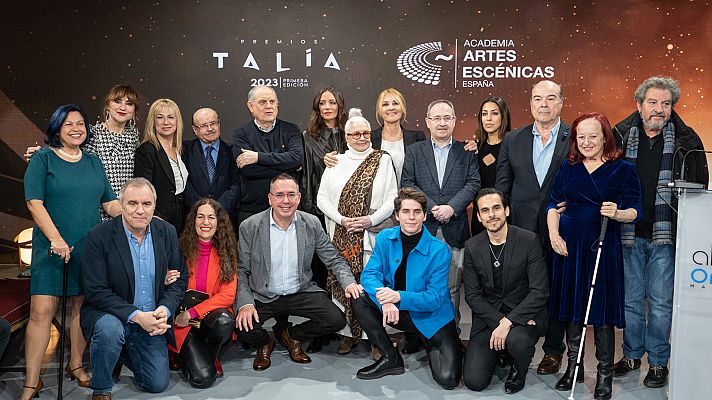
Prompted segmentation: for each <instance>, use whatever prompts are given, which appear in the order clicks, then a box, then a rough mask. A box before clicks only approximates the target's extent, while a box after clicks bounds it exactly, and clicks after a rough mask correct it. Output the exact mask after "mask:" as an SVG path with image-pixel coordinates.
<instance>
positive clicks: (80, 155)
mask: <svg viewBox="0 0 712 400" xmlns="http://www.w3.org/2000/svg"><path fill="white" fill-rule="evenodd" d="M57 153H59V154H61V155H63V156H65V157H67V158H68V159H70V160H74V161H76V160H79V159H80V158H82V151H81V150H79V153H77V154H69V153H67V152H66V151H64V150H63V149H62V148H61V147H57Z"/></svg>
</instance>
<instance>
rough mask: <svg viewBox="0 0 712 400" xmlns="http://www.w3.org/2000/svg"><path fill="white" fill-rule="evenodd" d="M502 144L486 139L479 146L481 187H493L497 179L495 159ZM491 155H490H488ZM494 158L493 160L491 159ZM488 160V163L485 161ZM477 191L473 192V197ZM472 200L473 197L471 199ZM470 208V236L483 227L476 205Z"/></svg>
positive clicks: (497, 157)
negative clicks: (491, 142)
mask: <svg viewBox="0 0 712 400" xmlns="http://www.w3.org/2000/svg"><path fill="white" fill-rule="evenodd" d="M501 146H502V142H499V143H497V144H489V143H487V142H486V141H485V142H484V143H483V144H482V147H480V149H479V151H478V153H477V155H478V157H477V159H478V161H479V163H480V182H482V185H481V186H480V187H481V188H483V189H484V188H493V187H494V183H495V181H496V180H497V159H499V148H500V147H501ZM489 155H491V156H492V157H488V156H489ZM492 158H494V160H492ZM487 161H489V164H488V163H487ZM476 196H477V193H475V197H476ZM473 201H474V199H473ZM473 207H474V208H473V210H472V224H471V228H472V236H475V235H476V234H478V233H480V232H482V231H483V230H484V229H485V227H484V226H483V225H482V223H481V222H480V221H479V220H478V219H477V205H476V204H473Z"/></svg>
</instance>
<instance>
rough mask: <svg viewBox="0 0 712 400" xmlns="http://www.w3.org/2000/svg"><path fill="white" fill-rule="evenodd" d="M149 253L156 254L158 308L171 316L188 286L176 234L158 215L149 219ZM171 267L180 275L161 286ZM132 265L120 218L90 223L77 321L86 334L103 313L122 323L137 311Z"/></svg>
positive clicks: (170, 339)
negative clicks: (166, 311) (165, 310)
mask: <svg viewBox="0 0 712 400" xmlns="http://www.w3.org/2000/svg"><path fill="white" fill-rule="evenodd" d="M151 235H152V238H153V253H154V256H155V258H156V277H155V281H154V288H153V293H154V296H155V298H154V301H155V303H156V308H158V307H159V306H166V308H168V310H170V312H171V314H172V316H175V312H176V309H177V308H178V305H179V304H180V302H181V301H182V300H183V295H185V289H186V288H187V287H188V273H187V272H186V270H185V265H184V263H183V260H182V258H181V255H180V251H179V249H178V237H177V236H176V230H175V228H174V227H173V225H171V224H169V223H168V222H166V221H163V220H161V219H158V218H153V219H152V220H151ZM169 269H177V270H178V271H180V278H179V279H178V280H177V281H175V282H174V283H172V284H171V285H168V286H166V285H164V283H163V278H164V277H165V276H166V272H167V271H168V270H169ZM134 281H135V278H134V266H133V259H132V258H131V249H130V248H129V241H128V239H127V238H126V231H124V226H123V222H122V221H121V216H118V217H116V218H113V219H110V220H108V221H105V222H104V223H101V224H99V225H97V226H96V227H94V228H93V229H92V230H90V231H89V233H88V234H87V238H86V241H85V242H84V251H83V252H82V284H83V288H84V303H83V304H82V311H81V313H80V323H81V326H82V331H84V337H85V338H91V337H92V332H93V331H94V324H95V323H96V321H97V320H98V319H99V318H101V317H102V316H103V315H104V314H112V315H114V316H116V317H117V318H118V319H119V320H121V322H127V320H128V318H129V315H131V313H132V312H134V311H136V310H137V307H136V306H135V305H133V301H134V288H135V282H134ZM166 340H167V341H168V343H171V344H173V343H174V340H175V339H174V337H173V330H172V329H169V330H168V331H167V332H166Z"/></svg>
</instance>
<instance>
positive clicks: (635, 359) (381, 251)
mask: <svg viewBox="0 0 712 400" xmlns="http://www.w3.org/2000/svg"><path fill="white" fill-rule="evenodd" d="M679 96H680V91H679V87H678V85H677V83H676V82H675V81H674V80H672V79H671V78H665V77H652V78H649V79H647V80H646V81H644V82H643V83H642V84H641V85H640V87H639V88H638V89H637V90H636V93H635V99H636V102H637V107H638V110H637V111H636V112H634V113H633V114H631V116H630V117H628V118H626V120H624V121H623V122H621V123H620V124H618V125H617V126H615V128H612V127H611V125H610V123H609V121H608V120H607V119H606V117H605V116H603V115H602V114H600V113H595V112H594V113H586V114H582V115H581V116H579V117H578V118H576V119H575V120H574V121H573V124H572V125H571V126H570V127H569V126H568V125H567V124H565V123H564V122H563V121H562V120H561V118H560V112H561V109H562V106H563V102H564V97H563V95H562V90H561V86H560V85H559V84H557V83H555V82H552V81H541V82H538V83H537V84H535V85H534V86H533V88H532V91H531V98H530V107H531V113H532V116H533V119H534V122H533V123H532V124H531V125H529V126H526V127H524V128H521V129H518V130H515V131H511V132H510V112H509V109H508V107H507V105H506V103H505V102H504V100H502V99H501V98H499V97H494V96H493V97H488V98H486V99H485V100H484V101H483V102H482V104H481V105H480V109H479V113H478V124H477V125H478V128H477V132H476V134H475V137H474V138H473V140H469V141H465V142H459V141H457V140H455V139H454V138H453V133H454V130H455V126H456V124H457V116H456V114H455V105H454V104H453V103H452V102H450V101H449V100H435V101H433V102H431V103H430V104H429V105H428V106H427V110H426V125H427V128H428V131H429V132H428V133H429V135H426V134H425V133H424V132H421V131H410V130H407V129H406V128H405V126H404V124H405V123H406V113H407V109H406V99H405V97H404V96H403V95H402V94H401V93H400V92H399V91H398V90H396V89H393V88H390V89H386V90H384V91H383V92H381V93H380V95H379V96H378V99H377V102H376V120H377V121H378V123H379V125H381V126H380V127H379V128H378V129H373V130H372V128H371V124H370V123H369V121H368V120H367V119H366V118H364V116H363V115H362V112H361V110H360V109H351V110H350V111H349V112H348V113H347V111H346V107H345V102H344V97H343V95H342V93H341V92H339V91H338V90H336V89H334V88H332V87H327V88H324V89H323V90H321V91H320V92H319V93H317V95H316V96H315V98H314V101H313V104H312V114H311V117H310V119H309V121H308V123H307V128H306V130H305V131H304V132H301V131H300V130H299V128H298V127H297V125H295V124H292V123H289V122H286V121H283V120H280V119H278V118H277V115H278V108H279V101H278V98H277V93H276V92H275V90H274V89H273V88H271V87H267V86H255V87H253V88H252V89H251V90H250V91H249V93H248V96H247V107H248V109H249V111H250V112H251V114H252V116H253V118H254V119H253V120H251V121H249V122H247V123H246V124H245V125H243V126H242V127H240V128H238V129H237V130H236V131H235V134H234V138H233V141H232V144H231V145H230V144H228V143H226V142H225V141H223V140H221V129H220V128H221V126H220V119H219V116H218V114H217V112H216V111H214V110H212V109H210V108H201V109H198V110H197V111H195V113H194V114H193V118H192V129H193V132H194V133H195V135H196V139H194V140H192V141H183V137H182V134H183V125H182V122H183V120H182V117H181V113H180V110H179V108H178V106H177V105H176V103H175V102H173V101H172V100H170V99H159V100H156V101H155V102H153V103H152V105H151V107H150V109H149V111H148V116H147V120H146V124H145V129H144V134H143V137H142V138H141V139H140V138H139V136H140V135H139V133H138V130H137V128H136V126H137V120H138V112H139V104H140V103H139V100H138V95H137V93H136V91H135V90H134V89H133V88H131V87H130V86H127V85H117V86H115V87H114V88H112V89H111V91H110V92H109V93H108V94H107V96H106V99H105V107H104V112H105V116H104V117H105V118H104V120H103V121H100V122H97V123H96V124H95V125H93V126H89V125H88V123H87V116H86V114H85V113H84V111H83V110H82V109H81V108H80V107H79V106H77V105H75V104H68V105H65V106H62V107H60V108H58V109H57V110H56V111H55V113H54V114H53V115H52V117H51V118H50V123H49V126H48V129H47V144H48V147H46V148H41V149H37V148H30V149H28V155H31V159H30V163H29V166H28V169H27V172H26V175H25V199H26V202H27V206H28V208H29V210H30V212H31V214H32V216H33V219H34V221H35V224H36V229H35V230H34V234H33V235H34V237H33V263H32V266H31V270H32V281H31V288H30V292H31V317H30V322H29V324H28V327H27V331H26V346H25V353H26V354H25V356H26V363H27V369H26V379H25V385H24V390H23V392H22V394H21V398H30V397H31V396H33V395H36V394H37V393H38V392H39V391H40V390H41V389H42V387H43V382H42V380H41V379H40V377H39V371H40V367H41V363H42V355H43V354H44V349H45V348H46V347H47V344H48V342H49V335H50V325H51V320H52V316H53V315H54V313H55V311H56V309H57V304H58V299H59V297H60V296H62V295H66V296H69V297H70V298H71V299H72V302H71V304H72V313H71V315H72V316H71V318H70V335H71V352H70V359H69V362H68V363H67V365H66V368H65V369H66V372H67V373H68V374H69V376H70V377H71V378H72V379H73V380H77V381H78V383H79V384H80V385H81V386H84V387H91V389H92V390H93V396H92V398H94V399H107V398H109V399H110V398H111V389H112V386H113V379H118V378H119V377H120V374H121V369H122V367H123V365H126V366H127V367H128V368H129V369H131V370H132V371H133V373H134V377H135V383H136V385H137V386H138V387H139V388H140V389H141V390H144V391H148V392H161V391H163V390H165V389H166V388H167V386H168V383H169V379H168V377H169V370H170V369H180V370H181V371H182V374H183V376H184V378H185V379H186V380H187V381H188V382H189V383H190V384H191V385H193V386H195V387H200V388H203V387H209V386H211V385H213V384H214V382H215V381H216V379H218V378H219V377H221V376H222V375H223V370H222V364H221V361H220V360H221V356H222V353H223V351H224V349H225V347H226V345H228V344H229V343H230V341H231V340H232V339H233V337H235V336H236V337H237V339H238V340H239V341H241V342H243V343H245V344H246V345H249V346H250V347H252V348H255V349H256V354H255V358H254V361H253V368H254V369H255V370H257V371H262V370H265V369H267V368H269V367H270V365H271V358H270V355H271V353H272V351H273V349H274V348H275V346H276V343H279V344H280V345H282V346H284V347H285V348H286V349H287V350H288V352H289V356H290V358H291V360H292V361H294V362H296V363H309V362H310V361H311V358H310V356H309V354H308V352H317V351H319V350H320V349H321V348H322V347H323V346H324V345H325V344H326V343H328V340H329V337H330V336H331V335H333V334H334V333H336V332H338V333H339V334H340V337H341V339H340V344H339V346H338V348H337V353H339V354H347V353H349V352H351V351H352V349H353V348H354V347H355V346H356V345H357V344H358V343H359V342H360V341H361V340H363V339H368V341H369V343H370V345H371V348H372V349H371V352H372V357H373V359H374V363H373V364H371V365H368V366H366V367H364V368H362V369H360V370H358V372H357V374H356V376H357V377H358V378H360V379H376V378H381V377H383V376H386V375H391V374H400V373H403V372H404V371H405V365H404V361H403V358H402V356H401V353H404V354H408V353H413V352H417V351H420V350H421V349H423V348H424V349H425V350H426V352H427V355H428V359H429V362H430V368H431V372H432V376H433V379H434V380H435V382H437V383H438V384H439V385H440V386H442V387H443V388H446V389H452V388H455V387H457V386H458V385H459V384H460V382H461V380H464V383H465V385H466V386H467V387H468V388H470V389H472V390H476V391H480V390H483V389H485V388H486V387H487V386H488V385H489V384H490V381H491V378H492V375H493V373H494V369H495V368H496V367H497V365H500V366H509V367H510V371H509V375H508V377H507V379H506V381H505V385H504V389H505V391H506V392H507V393H516V392H518V391H520V390H522V388H523V387H524V386H525V379H526V374H527V370H528V368H529V365H530V363H531V361H532V357H533V355H534V351H535V345H536V343H537V342H538V340H539V338H540V337H542V336H544V337H545V340H544V344H543V350H544V353H545V356H544V358H543V359H542V361H541V363H540V364H539V366H538V368H537V373H539V374H553V373H556V372H558V371H559V369H560V367H561V361H562V358H563V354H564V353H567V358H568V367H567V368H566V371H565V373H564V374H563V376H562V377H561V378H560V380H559V381H558V383H557V385H556V388H557V389H558V390H570V388H571V386H572V385H573V379H574V368H575V366H576V356H577V354H578V352H579V350H580V349H579V340H580V337H581V334H582V329H584V327H585V325H586V324H589V325H593V326H594V332H595V344H596V357H597V359H598V361H599V364H598V371H597V380H596V386H595V392H594V395H595V398H596V399H608V398H610V397H611V387H612V378H613V376H621V375H625V374H626V373H628V372H630V371H632V370H634V369H637V368H640V358H641V357H642V356H643V354H644V353H647V354H648V361H649V364H650V370H649V372H648V375H647V376H646V378H645V381H644V383H645V385H646V386H650V387H660V386H662V385H664V384H665V382H666V379H667V373H668V370H667V361H668V358H669V352H670V345H669V337H668V336H669V330H670V324H671V315H672V314H671V308H672V280H673V267H674V236H675V215H674V214H673V213H672V212H671V211H670V209H669V208H668V207H667V205H668V204H673V205H674V204H675V198H674V196H673V195H672V191H671V189H669V188H667V185H666V184H667V183H668V182H670V181H672V180H674V179H677V178H679V176H680V173H681V171H680V167H679V166H680V165H682V164H683V163H681V159H682V157H684V156H685V155H687V153H688V152H689V151H691V150H695V149H703V146H702V142H701V140H700V138H699V136H697V134H696V133H695V132H694V130H692V128H690V127H688V126H687V125H685V124H684V123H683V122H682V120H681V119H680V117H679V116H678V115H677V114H676V113H675V112H674V110H673V107H674V105H675V104H676V103H677V101H678V100H679ZM139 139H140V141H139ZM685 165H686V170H685V171H684V176H685V177H686V178H687V179H689V180H692V181H696V182H700V183H703V184H705V185H706V184H707V180H708V172H707V164H706V159H705V157H704V154H702V155H701V154H699V153H690V156H689V157H688V162H687V163H686V164H685ZM673 166H677V167H676V169H675V168H673ZM470 204H473V213H472V219H471V220H470V219H468V212H467V209H468V206H469V205H470ZM154 217H155V218H154ZM603 218H606V219H607V220H608V222H607V226H608V228H607V230H606V232H605V239H604V245H603V249H602V255H601V261H600V265H599V267H598V268H599V270H598V282H597V284H596V287H595V292H594V293H595V294H594V296H593V298H592V304H591V313H590V316H589V318H588V320H585V321H584V314H585V309H586V305H587V300H588V292H589V290H590V287H591V276H592V273H593V269H594V263H595V253H594V252H593V250H595V249H592V246H593V245H594V244H595V243H596V242H597V239H598V237H599V231H600V230H601V226H602V221H603V220H602V219H603ZM102 220H104V222H103V223H101V221H102ZM624 264H625V268H623V265H624ZM65 269H66V270H67V271H68V273H69V286H68V289H67V292H66V293H62V289H61V281H62V273H63V272H64V271H65ZM463 281H464V298H465V301H466V302H467V304H468V305H469V306H470V308H471V310H472V320H473V323H472V329H471V332H470V340H469V344H468V346H467V349H466V350H464V349H463V346H462V343H461V342H460V339H459V333H460V328H459V317H460V316H459V304H460V297H461V296H460V293H461V290H460V288H461V287H463ZM646 301H647V304H648V307H647V315H646V314H645V307H644V302H646ZM290 316H299V317H303V318H304V319H305V321H304V322H302V323H299V324H296V325H293V324H292V323H291V322H290V321H289V317H290ZM272 318H274V320H275V324H274V326H273V328H272V331H273V333H270V332H268V331H267V330H266V329H265V328H263V324H264V323H265V322H266V321H268V320H270V319H272ZM388 327H392V328H395V329H399V330H401V331H404V332H405V342H404V345H403V348H402V349H400V350H399V349H398V348H397V347H395V345H394V343H393V342H392V340H391V337H390V336H389V331H388V330H387V328H388ZM613 327H619V328H624V327H625V331H624V343H623V358H622V359H620V360H619V361H618V362H617V363H615V364H614V362H613V361H614V360H613V356H614V353H615V349H614V335H613ZM564 334H566V341H564ZM85 338H86V340H85ZM87 341H88V342H89V355H90V362H91V366H92V376H91V378H90V377H89V375H88V374H87V372H86V371H85V370H84V368H83V363H82V357H83V353H84V350H85V347H86V343H87ZM305 342H308V343H309V347H308V348H307V351H305V350H304V349H303V348H302V347H303V346H302V343H305ZM567 347H568V351H567ZM463 378H464V379H463ZM578 379H579V380H582V379H583V373H582V372H581V371H579V374H578Z"/></svg>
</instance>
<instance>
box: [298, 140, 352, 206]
mask: <svg viewBox="0 0 712 400" xmlns="http://www.w3.org/2000/svg"><path fill="white" fill-rule="evenodd" d="M303 135H304V174H303V176H302V184H301V192H302V201H301V204H300V206H301V208H302V210H303V211H305V212H308V213H309V214H314V215H317V216H319V215H322V213H321V211H319V209H318V208H317V207H316V195H317V193H319V185H321V176H322V175H324V170H325V169H326V165H324V156H325V155H326V153H330V152H332V151H336V152H338V153H339V154H341V153H343V152H345V151H346V148H347V147H346V137H345V135H344V131H343V130H341V128H324V129H322V130H321V135H320V136H319V138H318V139H314V137H312V136H311V135H310V134H309V133H307V132H304V134H303Z"/></svg>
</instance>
